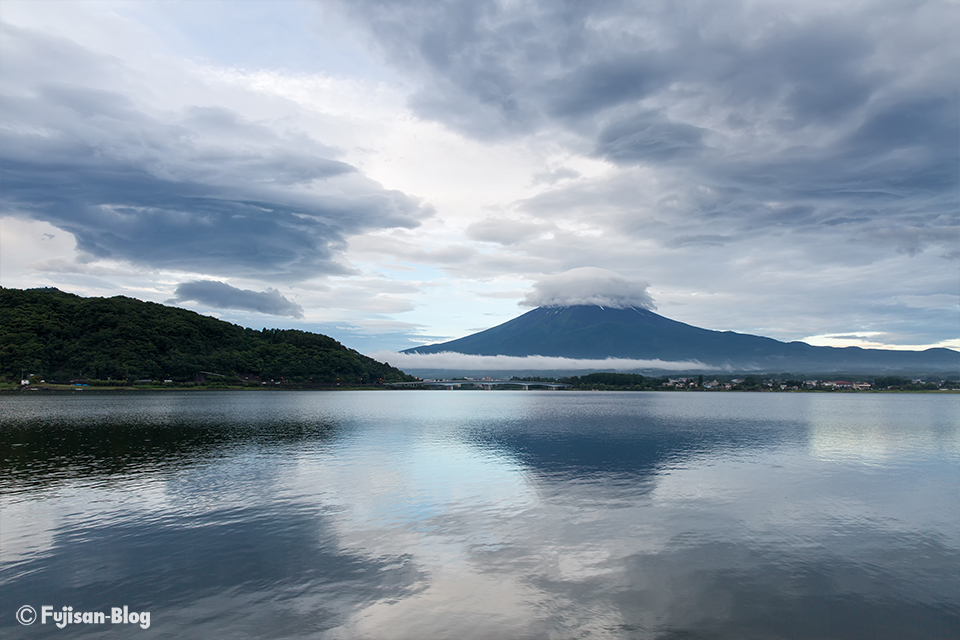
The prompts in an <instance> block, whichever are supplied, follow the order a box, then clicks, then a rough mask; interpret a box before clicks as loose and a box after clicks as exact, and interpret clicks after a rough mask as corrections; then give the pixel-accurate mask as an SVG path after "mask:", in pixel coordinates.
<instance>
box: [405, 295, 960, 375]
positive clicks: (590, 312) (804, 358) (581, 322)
mask: <svg viewBox="0 0 960 640" xmlns="http://www.w3.org/2000/svg"><path fill="white" fill-rule="evenodd" d="M446 351H452V352H456V353H463V354H469V355H485V356H495V355H506V356H533V355H540V356H560V357H566V358H590V359H595V358H597V359H603V358H629V359H637V360H663V361H690V360H694V361H698V362H702V363H703V364H704V365H707V366H710V367H724V368H729V369H733V370H745V371H746V370H756V371H759V370H764V371H789V372H793V373H801V372H823V373H826V372H830V371H864V372H887V371H918V372H919V371H923V372H951V373H955V372H957V371H960V354H958V353H957V352H956V351H953V350H951V349H927V350H926V351H892V350H884V349H861V348H859V347H845V348H837V347H814V346H812V345H809V344H806V343H805V342H789V343H787V342H780V341H779V340H774V339H773V338H764V337H761V336H753V335H749V334H744V333H735V332H733V331H711V330H709V329H701V328H699V327H694V326H692V325H689V324H684V323H682V322H677V321H676V320H671V319H669V318H665V317H663V316H661V315H659V314H656V313H654V312H653V311H649V310H647V309H642V308H637V307H629V308H626V309H610V308H605V307H601V306H597V305H576V306H568V307H539V308H537V309H534V310H533V311H529V312H527V313H525V314H523V315H522V316H519V317H517V318H514V319H513V320H510V321H508V322H505V323H503V324H501V325H498V326H496V327H493V328H490V329H487V330H485V331H481V332H479V333H475V334H473V335H470V336H466V337H464V338H459V339H457V340H451V341H449V342H443V343H440V344H432V345H426V346H422V347H414V348H412V349H407V350H405V351H404V352H403V353H441V352H446Z"/></svg>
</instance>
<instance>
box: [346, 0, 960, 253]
mask: <svg viewBox="0 0 960 640" xmlns="http://www.w3.org/2000/svg"><path fill="white" fill-rule="evenodd" d="M346 11H347V12H348V13H351V14H352V15H353V16H354V18H355V20H356V21H357V22H359V23H361V24H364V25H366V27H367V28H368V29H369V30H370V32H371V33H372V34H374V36H375V38H376V42H377V43H378V44H379V46H381V47H382V48H383V50H384V51H385V52H386V53H387V55H388V56H389V57H388V59H389V61H390V63H391V64H394V65H396V66H398V67H400V68H402V69H403V70H405V72H406V73H408V75H409V77H411V78H412V79H414V81H415V82H416V83H417V86H418V89H417V91H416V93H415V95H414V97H413V98H412V100H411V103H410V104H411V107H412V108H413V109H414V110H415V111H417V112H418V113H419V115H421V116H422V117H425V118H430V119H434V120H437V121H439V122H442V123H443V124H445V125H446V126H448V127H451V128H453V129H457V130H459V131H461V132H463V133H465V134H467V135H470V136H474V137H476V138H479V139H483V140H499V139H503V138H515V137H516V136H517V135H518V134H519V135H523V134H535V133H541V132H549V131H552V130H555V129H557V128H559V129H561V130H563V131H564V132H565V134H566V137H565V138H564V139H565V140H566V141H567V144H568V145H570V149H571V151H572V152H574V153H580V154H584V155H594V156H596V157H599V158H602V159H605V160H608V161H610V162H611V163H613V164H614V165H617V166H619V167H621V168H622V171H624V172H626V173H625V175H626V176H627V177H626V178H625V179H624V180H619V179H617V178H613V179H611V178H609V177H603V178H601V179H599V180H593V184H590V185H587V184H584V183H583V181H582V180H581V181H578V182H577V183H576V184H568V185H561V187H560V188H558V189H556V188H555V189H551V190H549V191H546V192H544V193H543V194H541V195H540V196H537V197H535V198H533V199H531V200H529V201H527V202H525V203H524V206H525V207H526V208H527V209H528V210H531V211H536V212H539V213H542V214H546V213H549V214H550V215H551V216H561V217H562V216H564V215H568V216H574V217H578V218H580V219H583V216H584V215H587V216H595V215H597V214H596V213H595V211H596V210H597V209H600V208H602V207H603V206H604V203H605V202H612V201H617V202H618V203H619V206H618V207H617V209H616V211H615V212H613V213H612V215H611V216H610V217H609V220H610V224H609V226H610V227H612V228H613V229H616V230H618V231H620V232H624V231H629V232H630V233H632V234H633V235H635V236H638V237H643V238H650V237H651V235H652V236H653V237H654V238H657V239H659V240H660V241H661V242H662V243H663V244H664V245H669V244H670V243H671V242H673V239H674V238H675V237H676V235H677V230H676V229H674V228H673V225H674V221H676V222H680V221H682V223H683V224H684V225H687V226H689V225H691V224H694V225H696V226H697V229H696V232H695V233H690V232H689V231H688V232H687V233H684V234H682V235H690V236H694V235H703V236H708V235H726V234H731V235H734V236H756V235H760V234H764V233H770V232H771V231H772V232H775V233H782V232H791V233H798V234H813V235H816V234H823V233H839V232H841V230H840V228H839V225H837V224H836V222H837V221H838V220H842V221H844V223H845V224H844V225H843V229H842V232H843V233H846V234H849V235H848V237H849V238H850V239H851V241H857V242H874V241H876V242H878V243H879V245H878V246H880V247H883V246H884V245H885V242H886V241H885V240H883V239H882V238H883V237H884V233H883V231H884V230H885V229H889V228H903V229H908V230H911V231H910V232H909V233H908V235H910V234H912V235H913V236H916V237H924V238H925V240H923V241H921V242H920V245H917V246H915V247H914V248H913V249H910V251H913V252H914V255H917V254H916V251H923V250H924V247H925V246H927V245H929V244H930V243H936V236H935V234H934V235H930V234H926V235H925V233H924V230H936V231H937V232H938V233H940V238H942V239H943V241H944V242H946V241H949V242H955V241H956V240H957V239H960V232H958V227H957V225H958V218H960V216H958V213H957V212H958V211H960V200H958V191H960V190H958V186H960V181H958V175H960V152H958V151H960V143H958V140H960V129H958V127H960V118H958V117H957V114H958V113H960V87H958V82H957V74H956V70H957V68H958V66H960V44H958V43H960V6H958V5H956V4H948V3H940V2H929V3H922V2H918V3H882V4H877V3H864V4H859V3H845V4H843V5H837V4H830V5H827V4H822V3H808V2H767V3H740V2H723V3H717V2H684V3H669V2H618V1H599V2H562V3H561V2H551V1H546V0H545V1H543V2H521V3H515V2H500V1H495V0H488V1H483V2H468V3H457V2H450V3H435V2H426V1H414V2H405V3H388V2H383V1H382V0H368V1H359V2H351V3H349V5H348V6H347V8H346ZM634 169H643V170H646V171H648V172H652V175H654V176H655V178H656V181H655V186H656V192H655V193H652V190H651V182H650V181H649V180H647V181H644V180H639V179H637V175H636V174H634V173H633V171H634ZM585 194H588V198H587V199H588V200H589V202H590V203H591V206H592V207H593V212H586V211H584V210H583V209H582V208H579V206H578V205H577V204H576V203H577V202H579V201H581V200H582V198H583V196H584V195H585ZM653 199H656V200H659V202H660V203H666V204H658V203H657V202H654V201H652V200H653ZM641 212H647V213H641ZM649 212H653V213H654V214H655V216H656V217H658V218H659V219H660V220H661V221H664V222H666V224H665V225H663V226H662V229H663V231H664V234H665V235H663V236H657V235H656V225H651V224H650V223H649V216H650V213H649ZM641 218H642V220H641ZM710 225H722V231H721V230H720V229H713V228H705V227H708V226H710ZM476 231H479V227H478V228H477V229H475V232H476ZM799 241H802V239H801V238H798V242H799ZM809 241H812V242H813V243H814V245H816V243H817V241H816V240H815V239H813V237H812V236H811V238H810V239H809ZM924 243H926V244H924ZM914 244H916V243H914ZM921 245H922V246H921ZM674 246H676V245H674ZM814 248H815V246H814ZM881 250H882V249H881ZM942 253H943V254H944V255H947V254H948V253H949V252H948V251H946V250H945V249H944V250H943V251H942Z"/></svg>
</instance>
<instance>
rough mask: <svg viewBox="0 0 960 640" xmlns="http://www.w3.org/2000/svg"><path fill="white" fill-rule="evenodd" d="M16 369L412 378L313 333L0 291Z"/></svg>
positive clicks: (8, 356) (111, 374) (1, 342)
mask: <svg viewBox="0 0 960 640" xmlns="http://www.w3.org/2000/svg"><path fill="white" fill-rule="evenodd" d="M21 371H23V372H24V373H25V374H31V373H33V374H39V375H40V376H43V377H45V378H47V379H53V380H60V381H64V380H70V379H74V378H80V377H87V378H91V379H99V380H107V379H115V380H129V379H143V378H150V379H172V380H177V381H187V380H192V379H194V378H195V377H196V376H197V375H198V374H200V373H201V372H203V371H207V372H214V373H217V374H220V375H221V376H226V377H228V378H234V377H235V376H236V375H238V374H252V375H256V376H259V377H261V378H265V379H276V380H279V379H281V378H282V379H284V380H286V381H290V382H314V383H337V382H340V383H346V384H358V383H360V384H371V383H378V382H381V381H398V380H414V379H415V378H413V377H412V376H408V375H406V374H404V373H403V372H402V371H400V370H399V369H396V368H394V367H391V366H390V365H387V364H384V363H381V362H377V361H376V360H373V359H372V358H368V357H366V356H364V355H361V354H360V353H358V352H356V351H354V350H353V349H347V348H346V347H344V346H343V345H342V344H340V343H339V342H337V341H336V340H334V339H333V338H330V337H328V336H324V335H320V334H316V333H309V332H306V331H295V330H284V329H263V330H262V331H256V330H253V329H245V328H243V327H240V326H237V325H234V324H230V323H228V322H223V321H221V320H217V319H215V318H210V317H207V316H202V315H200V314H197V313H194V312H192V311H187V310H186V309H178V308H174V307H167V306H164V305H161V304H156V303H152V302H142V301H140V300H134V299H131V298H125V297H122V296H117V297H114V298H82V297H80V296H76V295H73V294H69V293H63V292H61V291H58V290H56V289H49V288H47V289H28V290H19V289H5V288H0V375H2V376H3V377H5V378H8V379H10V378H14V377H17V376H19V375H20V373H21Z"/></svg>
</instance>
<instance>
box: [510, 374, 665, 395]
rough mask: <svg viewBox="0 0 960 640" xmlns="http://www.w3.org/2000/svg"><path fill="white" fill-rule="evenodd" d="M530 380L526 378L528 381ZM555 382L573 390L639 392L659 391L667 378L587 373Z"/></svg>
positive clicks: (558, 379)
mask: <svg viewBox="0 0 960 640" xmlns="http://www.w3.org/2000/svg"><path fill="white" fill-rule="evenodd" d="M529 379H531V378H528V380H529ZM556 382H562V383H564V384H569V385H571V386H572V387H573V388H574V389H597V390H600V391H605V390H616V391H641V390H643V389H660V388H662V387H663V385H664V384H666V382H667V378H652V377H648V376H642V375H640V374H639V373H603V372H601V373H588V374H587V375H583V376H570V377H569V378H557V379H556Z"/></svg>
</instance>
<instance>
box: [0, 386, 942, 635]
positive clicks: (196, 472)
mask: <svg viewBox="0 0 960 640" xmlns="http://www.w3.org/2000/svg"><path fill="white" fill-rule="evenodd" d="M958 400H960V398H958V396H935V395H873V394H869V395H867V394H857V395H847V394H837V395H821V394H735V393H729V394H704V393H579V392H519V391H517V392H510V391H435V392H412V391H397V392H382V393H373V392H333V393H285V392H262V393H250V392H237V393H206V392H198V393H170V394H129V395H122V394H116V395H114V394H99V395H88V396H80V395H79V394H77V395H76V396H46V397H4V398H2V399H0V409H2V414H0V415H2V418H0V420H2V426H0V436H2V437H0V453H2V459H3V468H2V471H0V492H2V495H3V496H4V498H3V505H2V506H3V508H2V512H0V517H2V521H0V529H2V531H3V542H2V546H0V590H2V593H3V596H4V597H3V599H2V602H0V633H2V635H3V636H4V637H16V638H20V637H23V638H27V637H37V636H39V635H44V632H46V633H47V634H49V633H51V632H52V631H54V630H56V632H58V633H67V632H69V633H70V635H71V636H77V637H111V636H112V637H127V636H128V635H129V634H130V633H131V632H130V630H128V629H124V628H122V627H120V626H116V627H115V626H112V625H110V624H107V625H106V626H96V625H76V626H72V627H71V628H70V629H68V630H64V631H63V632H61V631H60V630H59V629H56V628H55V627H52V625H51V624H50V623H48V624H47V626H46V628H43V627H40V626H39V623H37V625H33V626H30V627H25V626H21V625H20V624H18V623H17V622H16V620H15V617H14V613H15V611H16V609H17V608H18V607H20V606H21V605H23V604H31V605H32V606H34V607H35V608H37V609H38V610H39V607H40V605H43V604H49V605H53V606H55V607H56V608H57V609H59V608H60V607H61V606H66V605H70V606H73V607H74V609H75V610H81V611H97V610H105V611H109V608H110V607H113V606H123V605H129V606H130V608H131V609H132V610H147V611H150V612H151V614H152V623H151V628H150V630H149V631H142V630H140V631H138V632H140V633H150V634H152V635H154V636H157V637H184V636H186V637H211V636H213V637H219V636H224V637H250V638H270V637H276V638H281V637H283V638H287V637H318V638H357V637H369V638H453V637H457V638H486V637H504V638H521V637H522V638H540V637H555V638H569V637H591V638H593V637H598V638H603V637H611V638H679V637H711V638H775V637H785V638H786V637H789V638H939V637H944V638H946V637H956V636H957V635H958V633H960V617H958V608H960V533H958V532H960V506H958V500H957V498H958V493H960V489H958V486H960V470H958V461H960V442H958V440H960V424H958V423H960V417H958V415H960V412H958V408H960V402H958Z"/></svg>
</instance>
